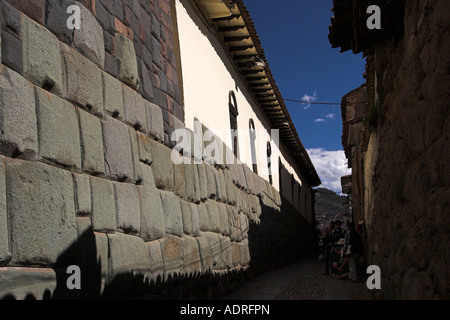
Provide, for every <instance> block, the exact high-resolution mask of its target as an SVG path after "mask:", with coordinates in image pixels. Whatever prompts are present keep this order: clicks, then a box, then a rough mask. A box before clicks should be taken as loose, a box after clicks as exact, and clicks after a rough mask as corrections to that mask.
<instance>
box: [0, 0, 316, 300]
mask: <svg viewBox="0 0 450 320" xmlns="http://www.w3.org/2000/svg"><path fill="white" fill-rule="evenodd" d="M70 4H76V5H78V6H80V8H81V14H82V24H83V28H84V29H81V30H80V31H74V32H68V31H67V28H66V27H65V23H64V22H65V19H64V17H65V12H66V11H65V9H66V8H67V6H68V5H70ZM0 7H1V8H0V9H1V10H0V13H1V15H2V19H0V20H1V21H2V22H1V34H2V36H1V46H2V50H1V53H2V55H1V59H2V64H1V66H0V283H1V286H0V299H1V298H5V297H14V298H17V299H23V298H25V297H27V296H28V297H29V296H30V295H31V296H33V297H35V298H37V299H42V298H49V297H52V298H67V297H74V296H73V294H74V293H71V292H67V290H64V283H65V280H64V279H65V277H67V274H66V273H65V268H67V267H68V266H69V265H79V266H80V267H81V269H82V279H84V280H83V288H82V290H81V293H80V292H78V293H76V297H80V296H81V297H85V298H86V297H91V298H92V297H93V298H99V297H118V296H123V295H126V296H127V297H131V296H139V295H145V294H149V293H152V294H154V293H155V292H157V293H159V294H163V293H161V292H163V291H158V290H160V288H161V287H164V286H170V285H173V284H174V281H175V279H185V280H186V282H181V283H185V284H183V285H182V286H187V287H185V288H190V289H193V288H197V289H198V290H197V291H196V292H197V293H196V294H199V295H198V296H199V297H201V296H202V295H203V296H206V297H209V298H211V297H214V296H216V295H219V294H220V293H221V292H224V291H226V290H225V288H226V287H228V286H229V285H230V284H231V283H236V281H235V279H237V278H238V277H240V276H241V275H242V277H243V275H244V274H246V273H247V272H248V270H250V269H251V268H249V267H251V265H253V266H254V268H253V270H254V272H257V271H259V270H264V268H266V267H268V266H271V265H275V264H278V263H283V262H285V261H287V260H289V259H293V258H295V257H298V256H301V255H303V254H306V253H307V252H308V250H307V247H308V244H309V242H310V240H311V239H312V233H311V230H312V229H311V228H310V225H309V224H308V223H307V222H306V221H305V220H304V219H303V218H302V217H301V215H300V214H299V213H298V212H297V211H296V210H295V209H294V208H293V207H292V206H290V205H289V204H287V202H285V201H282V199H281V197H280V195H279V193H278V192H277V191H276V190H275V189H274V188H273V187H272V186H271V185H270V184H269V183H268V182H267V181H265V180H264V179H263V178H261V177H259V176H257V175H256V174H254V173H253V172H252V171H251V170H250V168H248V167H247V166H245V165H242V164H235V165H233V164H230V165H227V166H223V165H218V164H215V163H213V162H211V161H210V159H208V163H206V162H205V161H204V159H197V160H200V162H199V164H181V165H175V164H174V163H173V162H172V156H173V155H174V153H173V150H172V149H171V148H170V147H169V146H170V145H171V144H170V141H169V138H170V132H172V131H173V129H174V128H183V127H184V119H183V112H180V110H182V107H181V101H180V96H181V95H180V93H179V88H178V83H177V76H176V72H177V69H176V65H175V59H174V51H173V47H174V46H173V43H172V41H173V37H172V23H171V18H170V6H169V1H168V0H152V1H150V0H149V1H120V0H117V1H106V0H98V1H69V0H63V1H58V0H39V1H13V0H11V1H0ZM33 8H35V9H36V10H34V9H33ZM14 50H17V52H13V51H14ZM176 110H178V111H176ZM175 113H176V114H177V116H175ZM176 156H181V155H178V154H177V155H176ZM188 159H191V160H192V158H191V155H189V156H188ZM236 163H237V162H236ZM281 236H282V237H284V238H285V239H286V241H285V242H286V246H287V247H288V248H284V249H283V250H280V248H279V247H280V244H281V242H280V240H279V239H280V238H281ZM285 242H283V245H284V243H285ZM286 252H289V254H285V253H286ZM221 281H223V283H222V282H221ZM233 281H234V282H233ZM219 284H220V285H219ZM211 288H214V289H211ZM190 289H189V290H190ZM183 290H185V289H183ZM186 290H188V289H186ZM189 290H188V291H189ZM164 292H166V293H167V291H164ZM175 292H177V291H175ZM193 292H194V291H193ZM166 297H172V296H170V294H167V296H166ZM176 297H178V296H176Z"/></svg>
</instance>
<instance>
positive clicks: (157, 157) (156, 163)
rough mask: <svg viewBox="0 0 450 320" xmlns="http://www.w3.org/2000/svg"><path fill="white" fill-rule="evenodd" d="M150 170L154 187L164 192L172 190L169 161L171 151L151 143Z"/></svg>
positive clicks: (172, 183)
mask: <svg viewBox="0 0 450 320" xmlns="http://www.w3.org/2000/svg"><path fill="white" fill-rule="evenodd" d="M151 144H152V148H151V152H152V158H153V163H152V169H153V175H154V177H155V184H156V187H157V188H159V189H164V190H170V191H171V190H173V185H174V178H173V167H172V160H171V153H172V150H171V149H170V148H168V147H166V146H165V145H163V144H161V143H159V142H155V141H152V143H151Z"/></svg>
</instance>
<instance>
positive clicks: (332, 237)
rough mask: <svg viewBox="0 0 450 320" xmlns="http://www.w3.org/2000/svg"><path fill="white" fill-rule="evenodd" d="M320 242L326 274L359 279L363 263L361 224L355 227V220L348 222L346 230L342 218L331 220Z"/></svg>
mask: <svg viewBox="0 0 450 320" xmlns="http://www.w3.org/2000/svg"><path fill="white" fill-rule="evenodd" d="M320 242H321V247H322V250H323V259H324V261H325V275H329V274H331V275H332V276H335V277H336V278H337V279H349V280H352V281H358V279H359V277H360V276H361V274H362V273H361V267H362V264H363V244H362V238H361V224H358V225H357V226H356V227H355V226H354V224H353V222H348V223H347V230H344V229H343V228H342V221H341V220H336V221H330V223H329V225H328V226H327V227H326V228H325V230H324V232H323V234H322V238H321V241H320Z"/></svg>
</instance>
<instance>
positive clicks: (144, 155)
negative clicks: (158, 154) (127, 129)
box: [137, 132, 153, 165]
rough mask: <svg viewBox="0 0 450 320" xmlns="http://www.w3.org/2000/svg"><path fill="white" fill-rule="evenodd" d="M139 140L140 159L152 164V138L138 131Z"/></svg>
mask: <svg viewBox="0 0 450 320" xmlns="http://www.w3.org/2000/svg"><path fill="white" fill-rule="evenodd" d="M137 142H138V148H139V161H141V162H143V163H145V164H148V165H151V164H152V162H153V160H152V147H151V139H150V138H149V137H147V136H146V135H145V134H142V133H140V132H138V133H137Z"/></svg>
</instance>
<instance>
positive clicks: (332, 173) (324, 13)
mask: <svg viewBox="0 0 450 320" xmlns="http://www.w3.org/2000/svg"><path fill="white" fill-rule="evenodd" d="M244 4H245V5H246V6H247V9H248V10H249V12H250V16H251V17H252V19H253V21H254V23H255V27H256V30H257V32H258V34H259V36H260V38H261V43H262V46H263V48H264V51H265V53H266V57H267V60H268V62H269V65H270V68H271V70H272V73H273V75H274V78H275V81H276V83H277V85H278V87H279V89H280V91H281V93H282V95H283V98H285V99H294V100H304V99H308V98H309V99H312V101H317V102H340V101H341V98H342V96H343V95H345V94H346V93H348V92H349V91H351V90H353V89H355V88H357V87H359V86H360V85H361V84H362V83H364V78H363V76H362V74H363V73H364V70H365V59H363V57H362V54H358V55H355V54H353V53H352V52H345V53H341V52H340V49H339V48H336V49H332V48H331V45H330V43H329V41H328V33H329V29H328V26H329V25H330V19H331V16H332V14H333V13H332V12H331V7H332V5H333V1H332V0H279V1H276V2H275V1H273V0H244ZM285 103H286V106H287V107H288V110H289V113H290V115H291V118H292V120H293V122H294V124H295V126H296V129H297V132H298V134H299V136H300V139H301V140H302V143H303V145H304V146H305V148H306V149H307V150H308V152H309V154H310V157H311V159H312V161H313V163H314V165H315V167H316V170H317V171H318V174H319V177H320V178H321V180H322V182H323V186H325V187H327V188H331V189H333V190H335V191H336V192H339V191H340V181H338V179H339V177H340V175H344V174H348V173H350V171H349V170H348V169H347V166H346V163H345V157H344V156H343V151H342V144H341V134H342V118H341V111H340V107H339V106H327V105H309V106H308V105H302V104H298V103H293V102H288V101H286V102H285Z"/></svg>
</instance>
